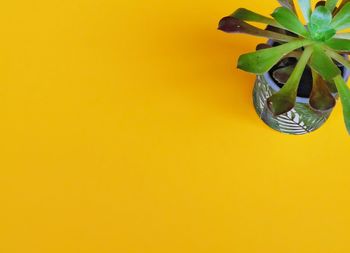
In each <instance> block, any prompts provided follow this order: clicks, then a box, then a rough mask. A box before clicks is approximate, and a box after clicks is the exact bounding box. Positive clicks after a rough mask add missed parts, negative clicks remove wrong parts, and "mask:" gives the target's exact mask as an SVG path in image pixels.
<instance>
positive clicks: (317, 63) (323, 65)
mask: <svg viewBox="0 0 350 253" xmlns="http://www.w3.org/2000/svg"><path fill="white" fill-rule="evenodd" d="M310 66H311V68H312V69H313V70H315V71H316V72H317V73H318V74H320V75H321V76H322V77H323V79H325V80H327V81H332V80H333V79H334V77H336V76H338V75H341V72H340V70H339V68H338V67H337V66H336V65H335V64H334V62H333V61H332V60H331V58H330V57H329V56H328V55H327V54H326V53H325V52H324V50H323V49H322V48H321V47H318V46H314V53H313V54H312V56H311V59H310Z"/></svg>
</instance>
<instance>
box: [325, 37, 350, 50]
mask: <svg viewBox="0 0 350 253" xmlns="http://www.w3.org/2000/svg"><path fill="white" fill-rule="evenodd" d="M325 44H326V45H327V46H329V47H330V48H332V49H334V50H336V51H341V52H348V51H350V41H349V40H346V39H330V40H328V41H326V42H325Z"/></svg>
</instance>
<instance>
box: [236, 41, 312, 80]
mask: <svg viewBox="0 0 350 253" xmlns="http://www.w3.org/2000/svg"><path fill="white" fill-rule="evenodd" d="M313 43H314V42H313V41H310V40H295V41H291V42H289V43H286V44H283V45H281V46H277V47H274V48H268V49H262V50H259V51H257V52H253V53H248V54H244V55H241V56H240V57H239V59H238V66H237V67H238V68H239V69H242V70H244V71H247V72H251V73H255V74H264V73H265V72H267V71H269V70H270V69H271V68H272V67H273V66H274V65H275V64H277V63H278V62H279V61H280V60H281V58H283V56H285V55H287V54H288V53H290V52H292V51H293V50H295V49H298V48H301V47H304V46H308V45H311V44H313Z"/></svg>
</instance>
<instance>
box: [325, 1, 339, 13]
mask: <svg viewBox="0 0 350 253" xmlns="http://www.w3.org/2000/svg"><path fill="white" fill-rule="evenodd" d="M337 3H338V0H327V2H326V7H327V9H328V10H329V11H330V12H333V11H334V8H335V7H336V6H337Z"/></svg>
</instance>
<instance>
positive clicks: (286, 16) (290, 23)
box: [271, 7, 309, 37]
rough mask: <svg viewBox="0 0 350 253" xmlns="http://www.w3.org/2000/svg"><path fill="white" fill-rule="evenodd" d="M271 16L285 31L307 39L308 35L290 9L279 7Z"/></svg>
mask: <svg viewBox="0 0 350 253" xmlns="http://www.w3.org/2000/svg"><path fill="white" fill-rule="evenodd" d="M271 16H272V17H273V18H274V19H275V20H276V21H277V22H278V23H279V24H280V25H282V26H283V27H284V28H285V29H286V30H288V31H291V32H293V33H295V34H298V35H300V36H303V37H308V35H309V33H308V32H307V30H306V28H305V27H304V25H303V24H302V23H301V22H300V20H299V19H298V17H297V16H296V15H295V13H293V12H292V11H291V10H290V9H287V8H285V7H279V8H277V9H276V10H275V11H274V13H272V14H271Z"/></svg>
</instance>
